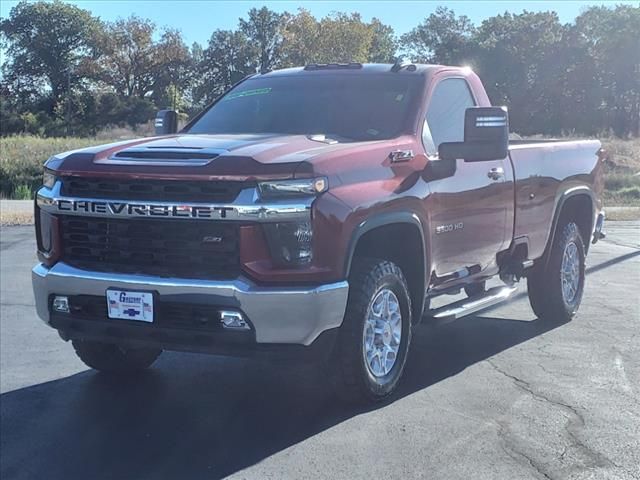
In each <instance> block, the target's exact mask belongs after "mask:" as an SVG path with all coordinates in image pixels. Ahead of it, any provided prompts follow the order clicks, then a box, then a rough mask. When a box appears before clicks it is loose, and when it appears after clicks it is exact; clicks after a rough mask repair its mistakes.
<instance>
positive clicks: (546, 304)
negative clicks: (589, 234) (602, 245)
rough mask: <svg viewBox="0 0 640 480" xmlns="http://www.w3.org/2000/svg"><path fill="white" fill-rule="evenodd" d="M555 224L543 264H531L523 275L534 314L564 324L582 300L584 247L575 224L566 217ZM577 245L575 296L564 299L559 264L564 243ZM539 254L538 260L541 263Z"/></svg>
mask: <svg viewBox="0 0 640 480" xmlns="http://www.w3.org/2000/svg"><path fill="white" fill-rule="evenodd" d="M561 222H562V223H559V224H558V229H557V231H556V235H555V237H554V239H553V244H552V246H551V251H550V252H549V258H548V259H547V262H546V264H544V263H541V264H540V265H536V266H534V267H533V269H532V272H531V273H530V274H529V275H528V277H527V290H528V292H529V303H530V304H531V308H532V309H533V311H534V313H535V314H536V316H537V317H538V318H539V319H540V320H543V321H546V322H553V323H565V322H568V321H570V320H571V319H572V318H573V317H574V316H575V314H576V312H577V311H578V307H579V306H580V302H581V300H582V293H583V291H584V280H585V257H586V253H585V248H584V241H583V239H582V235H580V229H579V228H578V225H577V224H576V223H574V222H572V221H570V220H565V221H562V219H561ZM572 243H573V244H574V245H575V246H576V247H577V250H576V251H577V255H578V261H579V277H578V278H579V283H578V287H577V289H576V293H575V296H574V297H573V298H572V299H571V301H567V300H566V299H565V297H564V295H563V292H562V288H563V287H562V263H563V257H564V254H565V250H566V249H567V248H568V245H570V244H572ZM544 258H545V257H543V258H542V259H541V262H544Z"/></svg>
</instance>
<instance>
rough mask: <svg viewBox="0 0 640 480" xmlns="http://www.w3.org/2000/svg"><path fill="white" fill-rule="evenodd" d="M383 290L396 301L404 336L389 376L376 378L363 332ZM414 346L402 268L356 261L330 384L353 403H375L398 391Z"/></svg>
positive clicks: (408, 296)
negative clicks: (366, 358)
mask: <svg viewBox="0 0 640 480" xmlns="http://www.w3.org/2000/svg"><path fill="white" fill-rule="evenodd" d="M383 289H389V290H391V291H392V292H393V293H394V294H395V296H396V297H397V300H398V303H399V306H400V312H401V316H402V320H401V321H402V333H401V340H400V343H399V350H398V354H397V357H396V360H395V363H394V365H393V367H392V368H391V370H390V371H389V373H388V374H386V375H384V376H383V377H377V378H376V377H375V376H374V375H372V374H371V372H370V371H369V368H368V367H367V365H366V363H365V359H364V358H365V355H364V345H363V331H364V330H363V329H364V326H365V321H366V316H367V313H368V310H369V306H370V304H371V302H372V301H373V300H374V299H375V297H376V295H377V294H378V293H379V292H380V291H381V290H383ZM410 343H411V297H410V295H409V288H408V286H407V281H406V279H405V277H404V275H403V274H402V271H401V270H400V268H399V267H398V266H397V265H396V264H394V263H392V262H389V261H387V260H380V259H373V258H361V259H356V261H355V262H354V265H353V269H352V273H351V275H350V276H349V297H348V302H347V308H346V313H345V317H344V321H343V323H342V326H341V327H340V333H339V335H338V339H337V341H336V347H335V349H334V355H333V358H332V364H331V365H330V371H331V380H332V383H333V387H334V389H335V391H336V393H337V395H338V396H339V397H340V398H342V399H343V400H345V401H347V402H350V403H360V404H362V403H372V402H376V401H380V400H382V399H384V398H385V397H387V396H389V395H390V394H391V393H393V391H394V390H395V388H396V386H397V385H398V382H399V380H400V378H401V377H402V373H403V371H404V366H405V363H406V360H407V354H408V352H409V345H410Z"/></svg>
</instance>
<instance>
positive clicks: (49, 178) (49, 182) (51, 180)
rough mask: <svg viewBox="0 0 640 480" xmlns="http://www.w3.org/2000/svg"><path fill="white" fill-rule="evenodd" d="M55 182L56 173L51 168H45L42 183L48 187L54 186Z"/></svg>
mask: <svg viewBox="0 0 640 480" xmlns="http://www.w3.org/2000/svg"><path fill="white" fill-rule="evenodd" d="M55 183H56V176H55V175H54V173H53V172H52V171H51V170H47V169H45V170H44V173H43V175H42V185H44V186H45V187H47V188H52V187H53V185H54V184H55Z"/></svg>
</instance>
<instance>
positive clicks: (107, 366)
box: [72, 340, 162, 374]
mask: <svg viewBox="0 0 640 480" xmlns="http://www.w3.org/2000/svg"><path fill="white" fill-rule="evenodd" d="M72 344H73V348H74V349H75V351H76V354H77V355H78V357H80V360H82V361H83V362H84V363H85V364H86V365H87V366H89V367H91V368H93V369H95V370H99V371H102V372H109V373H119V374H123V373H134V372H139V371H141V370H144V369H145V368H148V367H149V366H151V364H152V363H153V362H154V361H155V360H156V358H158V357H159V356H160V354H161V353H162V350H158V349H154V348H125V347H120V346H118V345H114V344H111V343H102V342H92V341H86V340H73V341H72Z"/></svg>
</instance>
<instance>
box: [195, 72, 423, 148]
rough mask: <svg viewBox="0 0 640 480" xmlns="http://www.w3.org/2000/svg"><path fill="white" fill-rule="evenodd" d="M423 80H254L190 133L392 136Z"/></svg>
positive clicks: (355, 137)
mask: <svg viewBox="0 0 640 480" xmlns="http://www.w3.org/2000/svg"><path fill="white" fill-rule="evenodd" d="M419 80H420V77H417V76H407V75H396V74H382V75H373V74H367V75H363V74H356V75H348V74H339V75H317V76H311V75H295V76H289V77H262V78H256V79H251V80H248V81H246V82H243V83H241V84H240V85H238V86H237V87H236V88H234V89H233V90H232V91H231V92H229V93H228V94H227V95H225V96H224V97H223V98H222V99H221V100H220V101H218V102H217V103H216V104H215V105H214V106H213V107H211V108H210V109H209V110H208V111H207V112H205V114H204V115H203V116H202V117H201V118H200V119H198V121H196V122H195V123H194V124H193V125H192V126H191V128H189V129H188V132H189V133H208V134H215V133H278V134H303V135H315V134H324V135H327V136H333V137H339V138H340V137H341V138H344V139H350V140H380V139H387V138H393V137H396V136H398V135H399V134H400V133H401V132H402V131H403V130H404V129H405V127H406V126H407V121H408V120H409V118H410V110H412V107H413V106H415V105H417V103H418V101H417V94H418V91H419Z"/></svg>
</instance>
